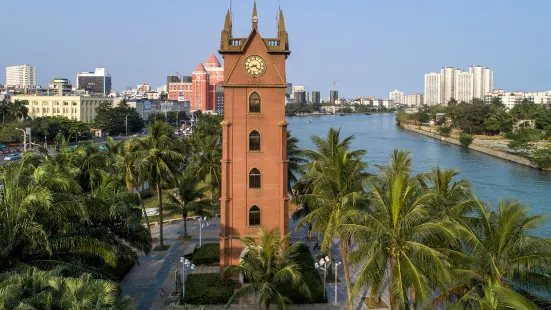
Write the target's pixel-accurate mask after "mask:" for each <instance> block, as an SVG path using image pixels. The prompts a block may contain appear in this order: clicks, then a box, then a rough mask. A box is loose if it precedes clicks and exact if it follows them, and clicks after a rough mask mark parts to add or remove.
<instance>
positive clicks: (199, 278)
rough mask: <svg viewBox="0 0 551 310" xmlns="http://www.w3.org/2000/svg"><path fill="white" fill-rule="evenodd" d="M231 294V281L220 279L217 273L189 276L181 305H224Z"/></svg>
mask: <svg viewBox="0 0 551 310" xmlns="http://www.w3.org/2000/svg"><path fill="white" fill-rule="evenodd" d="M232 294H233V281H232V280H231V279H221V278H220V274H219V273H202V274H190V275H188V277H187V279H186V294H185V297H184V300H183V302H182V301H181V302H180V303H181V304H189V305H225V304H226V303H227V302H228V300H229V299H230V297H231V296H232Z"/></svg>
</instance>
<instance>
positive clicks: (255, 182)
mask: <svg viewBox="0 0 551 310" xmlns="http://www.w3.org/2000/svg"><path fill="white" fill-rule="evenodd" d="M261 185H262V180H261V174H260V170H258V169H256V168H253V169H252V170H251V172H249V188H260V187H261Z"/></svg>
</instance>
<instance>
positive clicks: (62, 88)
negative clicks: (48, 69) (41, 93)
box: [48, 79, 73, 96]
mask: <svg viewBox="0 0 551 310" xmlns="http://www.w3.org/2000/svg"><path fill="white" fill-rule="evenodd" d="M48 89H53V90H54V92H55V93H56V95H58V96H65V95H68V94H70V93H71V92H72V91H73V85H71V82H69V80H68V79H53V80H51V81H50V84H48Z"/></svg>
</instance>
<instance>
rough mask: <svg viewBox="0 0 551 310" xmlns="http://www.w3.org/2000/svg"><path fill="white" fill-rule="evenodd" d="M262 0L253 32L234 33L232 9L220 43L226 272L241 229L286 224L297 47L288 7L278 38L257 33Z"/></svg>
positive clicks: (247, 232)
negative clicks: (288, 99) (291, 74)
mask: <svg viewBox="0 0 551 310" xmlns="http://www.w3.org/2000/svg"><path fill="white" fill-rule="evenodd" d="M257 25H258V15H257V11H256V2H255V4H254V8H253V16H252V30H251V32H250V34H249V36H248V37H247V38H234V37H233V36H232V19H231V14H230V11H228V13H227V15H226V20H225V23H224V30H223V31H222V36H221V42H220V51H219V52H220V54H222V56H223V57H224V73H225V75H226V78H225V80H224V84H223V86H224V121H223V122H222V123H221V125H222V191H221V198H220V200H221V201H220V202H221V203H220V206H221V207H220V208H221V212H220V214H221V229H220V230H221V232H220V271H221V272H223V270H224V267H226V266H230V265H237V264H239V258H240V256H241V255H242V252H243V249H244V247H243V245H242V244H241V242H240V241H239V238H240V237H242V236H255V235H256V234H257V233H258V231H259V230H260V226H261V225H264V226H266V227H268V228H275V227H278V228H279V229H280V230H281V233H282V234H285V233H287V230H288V224H287V221H288V199H289V198H288V197H287V122H285V89H286V87H287V82H286V78H285V60H286V59H287V57H288V56H289V54H290V53H291V51H290V50H289V40H288V35H287V31H285V21H284V19H283V12H282V11H281V10H280V12H279V23H278V29H277V31H278V37H277V38H275V39H265V38H262V37H261V36H260V33H259V32H258V27H257Z"/></svg>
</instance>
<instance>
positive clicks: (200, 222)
mask: <svg viewBox="0 0 551 310" xmlns="http://www.w3.org/2000/svg"><path fill="white" fill-rule="evenodd" d="M203 222H204V223H203ZM209 225H210V224H209V223H208V222H207V217H206V216H205V217H199V247H201V246H202V245H203V227H205V228H206V227H208V226H209Z"/></svg>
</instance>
